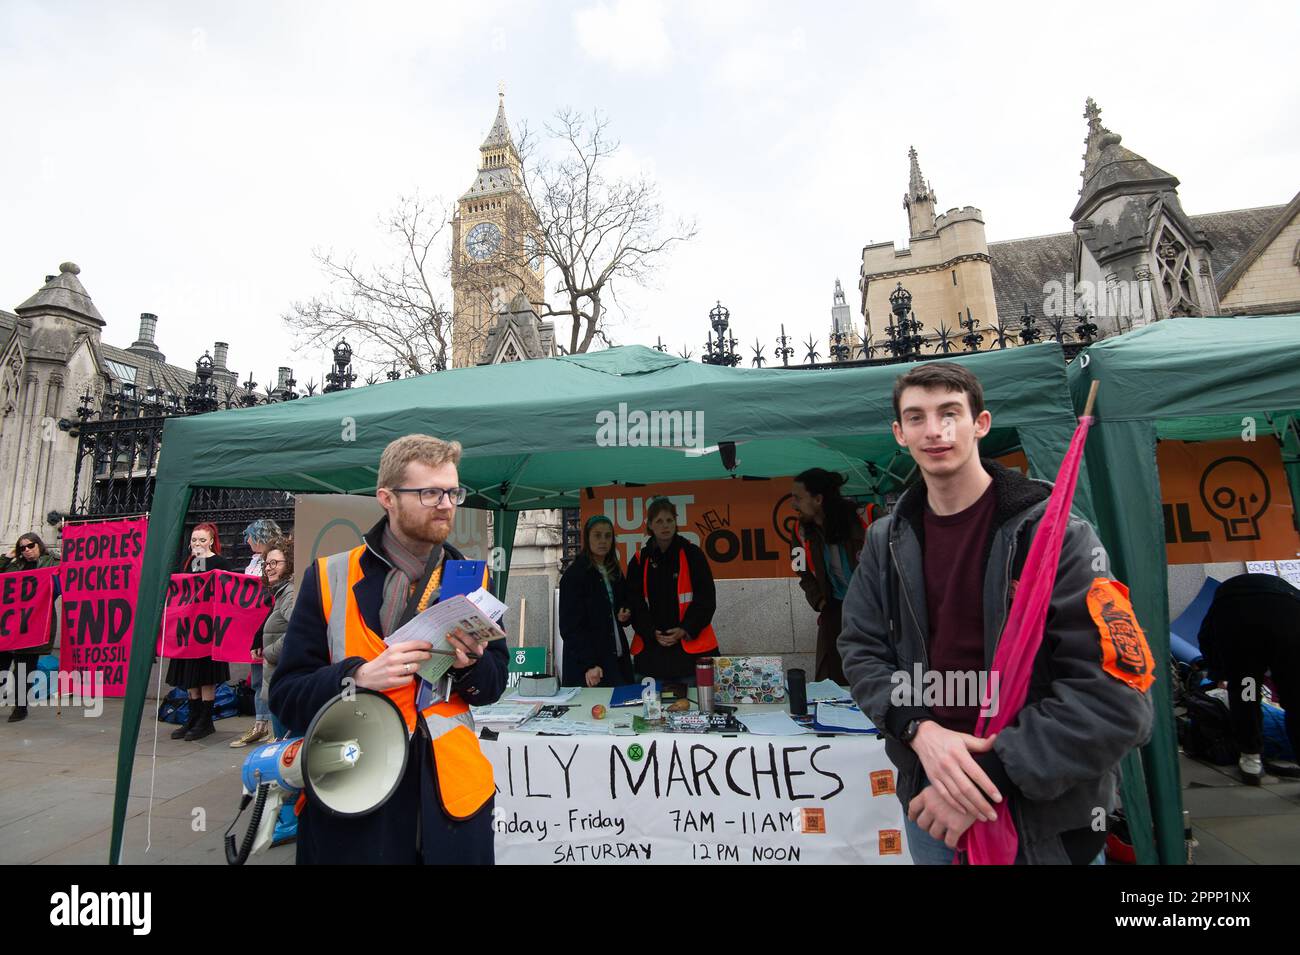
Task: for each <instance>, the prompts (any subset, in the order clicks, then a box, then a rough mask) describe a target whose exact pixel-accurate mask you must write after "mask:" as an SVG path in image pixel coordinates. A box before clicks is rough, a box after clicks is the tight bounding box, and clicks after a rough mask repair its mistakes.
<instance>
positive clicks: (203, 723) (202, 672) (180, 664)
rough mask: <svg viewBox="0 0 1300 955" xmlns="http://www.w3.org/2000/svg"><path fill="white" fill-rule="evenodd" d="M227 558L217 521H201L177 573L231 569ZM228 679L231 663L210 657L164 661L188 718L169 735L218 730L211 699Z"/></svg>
mask: <svg viewBox="0 0 1300 955" xmlns="http://www.w3.org/2000/svg"><path fill="white" fill-rule="evenodd" d="M230 569H231V568H230V562H229V561H228V560H226V558H224V557H222V556H221V537H220V534H219V533H218V531H217V525H215V524H210V523H204V524H198V525H196V526H195V528H194V530H193V531H192V532H191V533H190V552H189V553H188V554H186V555H185V559H184V560H183V561H181V565H180V567H179V568H178V569H177V571H176V572H177V573H178V574H202V573H205V572H207V571H209V570H230ZM229 679H230V665H229V664H227V663H222V662H220V661H218V660H213V659H212V658H211V657H197V658H194V659H191V660H172V661H171V663H169V664H168V665H167V682H168V683H170V684H171V685H172V686H177V687H180V688H181V689H183V690H186V691H188V692H189V696H190V713H189V718H188V719H187V720H186V721H185V723H184V724H183V725H182V726H178V727H177V728H176V729H174V730H172V739H184V740H188V741H191V742H192V741H194V740H198V739H203V738H204V737H205V736H211V735H212V734H213V733H215V732H216V731H217V728H216V726H214V725H213V723H212V707H213V701H214V700H215V699H216V695H217V684H218V683H225V682H226V681H227V680H229Z"/></svg>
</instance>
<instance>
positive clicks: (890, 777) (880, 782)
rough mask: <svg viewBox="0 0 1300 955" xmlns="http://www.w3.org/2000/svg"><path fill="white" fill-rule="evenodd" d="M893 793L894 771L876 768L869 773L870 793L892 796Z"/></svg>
mask: <svg viewBox="0 0 1300 955" xmlns="http://www.w3.org/2000/svg"><path fill="white" fill-rule="evenodd" d="M893 794H894V771H893V770H892V769H878V770H876V771H875V772H873V773H872V774H871V795H873V796H892V795H893Z"/></svg>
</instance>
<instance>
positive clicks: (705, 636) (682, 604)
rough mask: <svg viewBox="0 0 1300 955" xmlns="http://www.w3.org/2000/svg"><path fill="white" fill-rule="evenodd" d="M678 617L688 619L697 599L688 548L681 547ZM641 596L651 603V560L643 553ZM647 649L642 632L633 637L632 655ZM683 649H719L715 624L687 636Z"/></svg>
mask: <svg viewBox="0 0 1300 955" xmlns="http://www.w3.org/2000/svg"><path fill="white" fill-rule="evenodd" d="M677 557H678V567H677V619H678V620H679V621H681V620H684V619H686V610H687V608H689V607H690V605H691V601H692V600H694V599H695V591H694V589H693V588H692V587H691V568H690V565H689V564H688V563H687V560H686V548H684V547H683V548H681V549H680V550H679V551H678V552H677ZM641 567H642V571H643V572H642V574H641V597H642V599H643V600H645V602H646V605H647V606H649V604H650V560H649V559H648V558H647V557H646V556H645V554H642V555H641ZM644 649H645V641H644V640H642V639H641V634H639V633H638V634H637V635H636V636H635V637H633V638H632V655H633V656H636V655H637V654H638V653H640V652H641V651H642V650H644ZM682 649H683V650H685V651H686V652H687V653H706V652H708V651H709V650H716V649H718V635H717V634H716V633H714V632H713V624H711V623H709V624H705V625H704V629H703V630H701V631H700V632H699V633H697V634H696V635H695V636H693V637H687V638H686V639H685V640H683V641H682Z"/></svg>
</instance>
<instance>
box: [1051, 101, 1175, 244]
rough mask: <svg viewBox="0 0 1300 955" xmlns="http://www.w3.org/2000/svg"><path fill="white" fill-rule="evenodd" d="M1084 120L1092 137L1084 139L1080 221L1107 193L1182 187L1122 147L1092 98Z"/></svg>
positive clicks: (1075, 215) (1075, 214) (1076, 210)
mask: <svg viewBox="0 0 1300 955" xmlns="http://www.w3.org/2000/svg"><path fill="white" fill-rule="evenodd" d="M1083 118H1084V119H1086V120H1087V121H1088V138H1087V139H1085V140H1084V152H1083V182H1082V184H1081V185H1080V186H1079V202H1078V205H1076V206H1075V208H1074V212H1073V213H1072V215H1071V218H1073V219H1074V220H1075V221H1076V222H1077V221H1078V220H1079V217H1080V216H1081V215H1083V214H1084V211H1085V207H1087V206H1090V205H1091V204H1093V200H1095V199H1099V198H1100V197H1101V196H1102V194H1103V193H1107V194H1108V193H1111V192H1117V191H1118V192H1126V193H1134V192H1142V191H1150V192H1160V191H1163V190H1171V189H1177V188H1178V179H1177V178H1176V177H1174V176H1173V175H1172V174H1171V173H1167V172H1165V171H1164V170H1163V169H1161V168H1160V167H1159V166H1155V165H1153V164H1152V163H1149V162H1147V160H1146V159H1144V158H1143V157H1142V156H1139V155H1138V154H1137V153H1135V152H1133V151H1132V150H1130V149H1126V148H1125V147H1124V146H1122V145H1120V139H1121V137H1120V135H1119V133H1112V132H1111V131H1110V130H1109V129H1107V128H1106V127H1105V126H1104V125H1103V124H1102V122H1101V107H1100V106H1098V105H1097V102H1096V100H1094V99H1093V98H1092V97H1091V96H1089V97H1088V101H1087V103H1086V104H1085V105H1084V109H1083Z"/></svg>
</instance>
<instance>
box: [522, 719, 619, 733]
mask: <svg viewBox="0 0 1300 955" xmlns="http://www.w3.org/2000/svg"><path fill="white" fill-rule="evenodd" d="M612 728H613V727H612V726H611V725H610V724H608V723H586V722H583V721H582V720H570V719H565V718H564V717H562V716H561V717H553V718H552V719H549V720H540V719H539V720H529V721H528V722H527V723H524V724H522V725H521V726H519V727H518V732H520V733H549V734H550V735H552V736H608V735H609V733H610V730H611V729H612Z"/></svg>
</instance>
